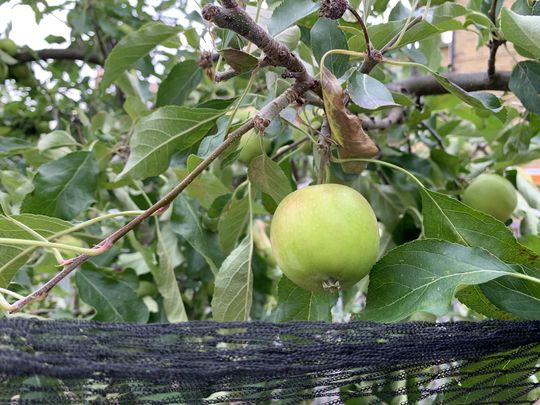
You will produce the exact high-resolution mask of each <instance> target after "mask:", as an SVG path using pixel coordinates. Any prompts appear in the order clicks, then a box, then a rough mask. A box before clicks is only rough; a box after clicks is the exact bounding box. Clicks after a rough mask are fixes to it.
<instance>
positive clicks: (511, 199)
mask: <svg viewBox="0 0 540 405" xmlns="http://www.w3.org/2000/svg"><path fill="white" fill-rule="evenodd" d="M462 200H463V202H464V203H465V204H467V205H469V206H470V207H472V208H474V209H477V210H478V211H482V212H485V213H486V214H489V215H491V216H493V217H495V218H497V219H498V220H499V221H502V222H505V221H506V220H508V218H510V216H511V215H512V212H514V210H515V209H516V206H517V192H516V189H515V188H514V186H513V185H512V183H510V182H509V181H508V180H506V179H505V178H504V177H502V176H499V175H498V174H481V175H480V176H478V177H477V178H475V179H474V180H473V181H472V183H471V184H469V186H468V187H467V188H466V189H465V192H464V193H463V195H462Z"/></svg>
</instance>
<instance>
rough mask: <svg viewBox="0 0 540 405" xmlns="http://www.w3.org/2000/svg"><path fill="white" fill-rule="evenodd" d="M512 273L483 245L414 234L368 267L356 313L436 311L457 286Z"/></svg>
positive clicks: (390, 317)
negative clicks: (361, 306)
mask: <svg viewBox="0 0 540 405" xmlns="http://www.w3.org/2000/svg"><path fill="white" fill-rule="evenodd" d="M517 274H519V273H517V272H516V270H515V269H514V268H512V267H511V266H510V265H508V264H506V263H504V262H502V261H500V260H499V259H497V258H496V257H495V256H493V255H492V254H490V253H489V252H487V251H485V250H483V249H479V248H470V247H465V246H462V245H458V244H455V243H450V242H447V241H441V240H437V239H426V240H417V241H414V242H411V243H408V244H405V245H401V246H399V247H397V248H395V249H394V250H392V251H390V252H389V253H388V254H387V255H386V256H384V257H383V258H382V259H381V260H379V262H378V263H377V264H376V265H375V267H373V269H372V270H371V273H370V276H369V280H370V281H369V288H368V294H367V305H366V310H365V311H364V312H363V313H362V314H361V317H362V319H367V320H374V321H382V322H395V321H399V320H402V319H404V318H406V317H408V316H410V315H412V314H413V313H415V312H419V311H424V312H429V313H432V314H434V315H437V316H442V315H444V314H446V313H447V312H448V311H449V310H450V308H451V303H452V298H453V297H454V294H455V293H456V291H457V290H458V288H459V287H463V286H468V285H476V284H482V283H486V282H488V281H490V280H493V279H495V278H498V277H502V276H507V275H513V276H516V275H517Z"/></svg>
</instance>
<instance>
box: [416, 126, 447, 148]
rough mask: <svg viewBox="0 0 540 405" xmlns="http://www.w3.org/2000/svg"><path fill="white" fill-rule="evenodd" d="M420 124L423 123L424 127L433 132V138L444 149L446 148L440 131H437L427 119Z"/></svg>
mask: <svg viewBox="0 0 540 405" xmlns="http://www.w3.org/2000/svg"><path fill="white" fill-rule="evenodd" d="M420 125H422V127H424V128H425V129H426V130H427V131H428V132H429V133H430V134H431V136H432V137H433V139H435V141H436V142H437V144H438V145H439V148H441V149H442V150H445V146H444V141H443V139H442V137H441V136H440V135H439V133H438V132H437V131H435V130H434V129H433V128H432V127H431V125H429V124H428V123H427V122H426V121H422V122H421V123H420Z"/></svg>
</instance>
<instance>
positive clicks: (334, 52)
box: [319, 49, 367, 80]
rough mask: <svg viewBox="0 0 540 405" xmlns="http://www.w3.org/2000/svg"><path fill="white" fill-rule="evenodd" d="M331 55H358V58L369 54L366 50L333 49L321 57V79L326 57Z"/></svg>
mask: <svg viewBox="0 0 540 405" xmlns="http://www.w3.org/2000/svg"><path fill="white" fill-rule="evenodd" d="M330 55H348V56H354V57H357V58H358V59H361V58H364V59H365V58H366V57H367V54H366V53H364V52H356V51H349V50H347V49H331V50H329V51H328V52H326V53H325V54H324V55H323V57H322V58H321V63H320V64H319V74H320V75H321V80H322V72H323V68H324V62H325V59H326V57H327V56H330Z"/></svg>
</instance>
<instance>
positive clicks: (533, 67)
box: [508, 17, 540, 114]
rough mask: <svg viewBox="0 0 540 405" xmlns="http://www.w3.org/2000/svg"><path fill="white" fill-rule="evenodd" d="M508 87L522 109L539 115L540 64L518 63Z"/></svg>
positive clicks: (533, 62)
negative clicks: (521, 105) (519, 102)
mask: <svg viewBox="0 0 540 405" xmlns="http://www.w3.org/2000/svg"><path fill="white" fill-rule="evenodd" d="M539 18H540V17H539ZM508 87H509V88H510V90H511V91H512V92H513V93H514V94H515V95H516V97H517V98H519V100H520V101H521V104H523V107H525V108H526V109H527V110H529V111H530V112H533V113H536V114H540V95H539V93H540V62H536V61H532V60H528V61H524V62H519V63H518V64H517V65H516V66H514V69H513V70H512V75H511V76H510V81H509V83H508Z"/></svg>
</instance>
